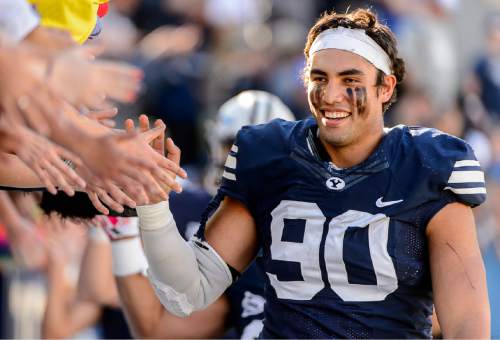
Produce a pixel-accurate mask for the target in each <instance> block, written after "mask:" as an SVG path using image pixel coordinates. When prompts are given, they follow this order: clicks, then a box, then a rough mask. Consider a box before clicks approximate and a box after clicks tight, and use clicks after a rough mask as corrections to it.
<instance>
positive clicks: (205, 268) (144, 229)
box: [137, 202, 232, 316]
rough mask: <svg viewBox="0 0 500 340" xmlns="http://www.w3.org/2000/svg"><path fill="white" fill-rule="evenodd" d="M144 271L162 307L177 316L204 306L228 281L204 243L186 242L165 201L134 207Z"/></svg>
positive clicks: (221, 265)
mask: <svg viewBox="0 0 500 340" xmlns="http://www.w3.org/2000/svg"><path fill="white" fill-rule="evenodd" d="M137 215H138V216H139V228H140V231H141V237H142V241H143V245H144V252H145V254H146V258H147V260H148V265H149V269H148V274H149V278H150V281H151V283H152V285H153V287H154V289H155V292H156V295H157V296H158V298H159V299H160V301H161V302H162V304H163V306H164V307H165V308H166V309H167V310H168V311H170V312H171V313H173V314H175V315H178V316H187V315H189V314H191V312H193V311H195V310H200V309H203V308H206V307H207V306H208V305H210V304H211V303H213V302H214V301H215V300H216V299H217V298H218V297H219V296H221V295H222V294H223V293H224V291H225V290H226V288H227V287H229V286H230V285H231V283H232V275H231V272H230V270H229V267H228V266H227V264H226V263H225V262H224V260H223V259H222V258H221V257H220V256H219V255H218V254H217V252H216V251H215V250H214V249H213V248H212V247H211V246H210V245H209V244H208V243H207V242H203V241H201V240H198V239H196V238H192V239H191V241H189V242H186V241H184V239H183V238H182V237H181V235H180V234H179V232H178V230H177V227H176V225H175V221H174V219H173V216H172V213H171V212H170V210H169V207H168V202H160V203H157V204H154V205H149V206H141V207H137Z"/></svg>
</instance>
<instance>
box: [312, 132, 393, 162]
mask: <svg viewBox="0 0 500 340" xmlns="http://www.w3.org/2000/svg"><path fill="white" fill-rule="evenodd" d="M383 136H384V129H383V127H382V128H378V129H376V130H374V131H371V132H370V133H369V134H368V135H366V136H362V138H361V140H359V141H357V142H356V143H352V144H350V145H345V146H334V145H331V144H329V143H327V142H325V141H323V140H321V138H320V140H321V144H323V146H324V148H325V150H326V152H327V153H328V155H329V156H330V159H331V161H332V162H333V164H335V165H336V166H337V167H339V168H350V167H353V166H355V165H358V164H360V163H361V162H363V161H364V160H366V159H367V158H368V157H369V156H370V155H371V154H372V153H373V151H374V150H375V148H376V147H377V146H378V145H379V144H380V141H381V140H382V137H383Z"/></svg>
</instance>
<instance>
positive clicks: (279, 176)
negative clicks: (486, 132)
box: [199, 119, 486, 338]
mask: <svg viewBox="0 0 500 340" xmlns="http://www.w3.org/2000/svg"><path fill="white" fill-rule="evenodd" d="M316 135H317V125H316V122H315V121H314V119H306V120H303V121H299V122H286V121H282V120H274V121H272V122H270V123H268V124H264V125H257V126H252V127H244V128H243V129H242V130H241V131H240V132H239V133H238V136H237V139H236V141H235V144H234V145H233V147H232V148H231V151H230V154H229V156H228V159H227V161H226V164H225V171H224V174H223V181H222V184H221V187H220V189H219V193H218V198H219V201H220V200H221V199H222V197H224V196H230V197H232V198H235V199H237V200H239V201H241V202H243V203H244V204H245V205H246V207H247V208H248V210H249V211H250V213H251V214H252V216H253V217H254V219H255V221H256V225H257V228H258V235H259V237H260V243H261V244H260V245H261V247H262V250H263V256H262V258H261V259H260V264H261V265H262V267H263V268H264V270H265V272H266V273H267V276H268V280H269V284H268V286H267V287H266V295H265V299H266V307H265V321H264V329H263V333H262V334H261V336H262V337H264V338H283V337H291V338H332V337H334V338H408V337H411V338H415V337H430V336H431V334H430V329H431V321H430V315H431V313H432V289H431V279H430V270H429V258H428V249H427V247H428V245H427V239H426V236H425V230H426V227H427V224H428V222H429V221H430V219H431V218H432V217H433V216H434V215H435V214H436V213H437V212H438V211H439V210H440V209H442V208H443V207H444V206H445V205H447V204H449V203H450V202H456V201H458V202H462V203H464V204H467V205H470V206H476V205H478V204H481V203H482V202H483V201H484V200H485V198H486V189H485V184H484V176H483V173H482V171H481V168H480V166H479V163H478V162H477V160H476V158H475V156H474V152H473V151H472V149H471V148H470V146H469V145H467V144H466V143H465V142H464V141H463V140H461V139H458V138H455V137H453V136H450V135H447V134H444V133H442V132H440V131H438V130H435V129H426V128H410V127H406V126H397V127H395V128H392V129H388V130H387V131H386V134H385V135H384V137H383V139H382V141H381V143H380V145H379V146H378V147H377V148H376V149H375V151H374V152H373V153H372V154H371V155H370V156H369V157H368V159H366V160H365V161H364V162H362V163H361V164H359V165H357V166H354V167H351V168H346V169H339V168H336V167H335V166H334V165H333V164H332V163H330V162H329V161H327V160H326V159H327V157H324V155H323V156H322V154H324V153H325V151H324V150H322V149H321V143H319V142H318V141H317V137H316ZM235 227H237V226H235ZM202 234H203V228H202V229H200V233H199V235H200V236H202Z"/></svg>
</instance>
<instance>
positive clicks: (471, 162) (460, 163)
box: [454, 160, 480, 168]
mask: <svg viewBox="0 0 500 340" xmlns="http://www.w3.org/2000/svg"><path fill="white" fill-rule="evenodd" d="M463 166H480V165H479V162H478V161H475V160H464V161H456V162H455V165H454V167H455V168H461V167H463Z"/></svg>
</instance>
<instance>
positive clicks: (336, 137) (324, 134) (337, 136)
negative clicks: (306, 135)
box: [319, 127, 352, 146]
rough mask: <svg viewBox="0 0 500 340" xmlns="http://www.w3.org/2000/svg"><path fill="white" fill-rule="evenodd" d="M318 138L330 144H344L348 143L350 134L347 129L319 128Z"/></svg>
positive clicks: (350, 137)
mask: <svg viewBox="0 0 500 340" xmlns="http://www.w3.org/2000/svg"><path fill="white" fill-rule="evenodd" d="M319 130H320V132H319V134H320V138H321V139H322V140H323V141H324V142H326V143H328V144H330V145H332V146H346V145H348V144H349V143H350V141H351V139H352V135H351V133H350V131H349V130H347V131H346V130H344V129H329V128H325V127H320V128H319Z"/></svg>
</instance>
